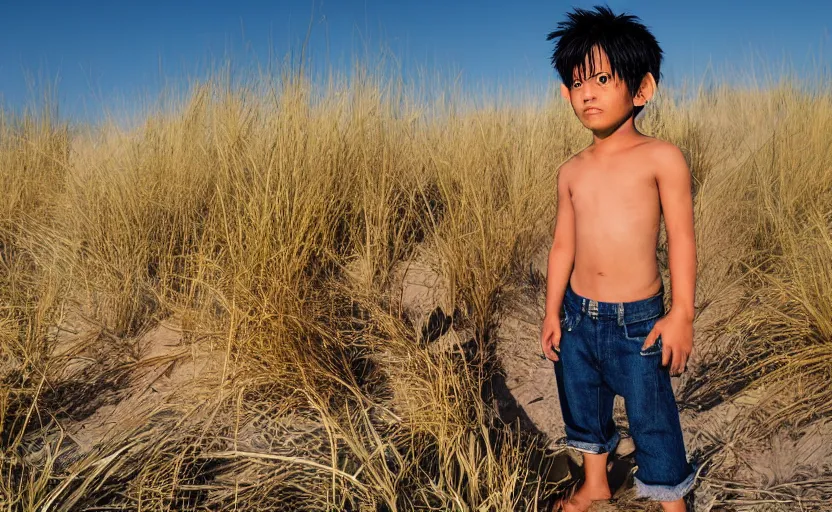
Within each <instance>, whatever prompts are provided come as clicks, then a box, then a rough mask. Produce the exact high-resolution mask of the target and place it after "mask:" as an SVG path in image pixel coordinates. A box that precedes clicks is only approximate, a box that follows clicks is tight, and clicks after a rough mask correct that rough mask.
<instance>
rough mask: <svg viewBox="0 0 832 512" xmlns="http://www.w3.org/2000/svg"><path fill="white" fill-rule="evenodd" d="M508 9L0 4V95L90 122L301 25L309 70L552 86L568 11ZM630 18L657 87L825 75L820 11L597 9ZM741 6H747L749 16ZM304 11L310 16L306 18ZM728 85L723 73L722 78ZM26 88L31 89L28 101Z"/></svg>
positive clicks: (828, 5) (823, 5)
mask: <svg viewBox="0 0 832 512" xmlns="http://www.w3.org/2000/svg"><path fill="white" fill-rule="evenodd" d="M596 3H598V2H596V1H583V0H576V1H572V2H565V1H542V0H528V1H521V0H518V1H514V2H511V1H509V0H501V1H496V0H459V1H451V0H445V1H439V0H421V1H410V0H408V1H405V0H399V1H396V0H340V1H336V0H273V1H263V0H257V1H255V0H251V1H247V0H236V1H230V2H213V1H209V0H205V1H201V2H197V1H192V0H189V1H160V0H146V1H126V0H125V1H109V2H105V1H99V2H93V1H89V0H79V1H75V2H70V1H57V0H55V1H45V0H29V1H20V0H18V1H11V0H0V96H2V100H0V101H2V102H3V103H4V104H5V105H6V106H7V107H10V108H14V109H16V108H20V106H21V105H23V104H25V103H26V102H27V101H28V100H29V99H30V98H31V97H32V96H33V91H34V95H35V96H37V95H39V94H40V92H41V91H42V90H43V88H44V86H45V85H47V84H53V85H54V84H57V87H56V88H55V89H56V91H57V93H56V95H57V97H58V99H59V102H60V105H61V109H62V112H63V113H64V114H65V115H67V116H70V117H76V118H89V117H95V116H96V115H97V113H98V112H99V111H100V108H101V106H102V105H110V104H112V103H113V102H114V100H115V99H116V98H119V99H120V100H121V101H125V100H127V101H128V102H129V101H130V99H131V98H138V97H140V96H143V97H147V96H150V97H153V96H154V95H155V94H157V93H158V91H159V90H160V88H161V87H162V86H163V84H164V83H165V82H168V83H177V82H181V81H183V77H187V76H201V75H204V74H205V73H206V70H207V69H208V64H209V63H210V62H217V61H219V60H221V59H222V58H223V57H224V56H229V57H231V58H232V61H233V62H234V63H235V65H236V66H237V67H238V68H241V69H246V68H248V69H251V68H252V66H253V63H254V62H259V63H260V64H262V65H265V63H266V62H267V61H268V60H269V56H270V55H272V56H277V57H283V56H285V55H286V54H287V52H289V51H290V50H291V49H294V50H295V51H297V49H298V48H299V47H300V43H301V42H302V41H303V38H304V36H305V34H306V32H307V28H308V27H309V26H310V20H311V26H312V31H311V37H310V42H309V52H310V53H311V56H312V61H313V62H314V63H315V64H316V65H318V66H325V65H330V66H332V67H333V68H336V69H340V68H345V67H349V61H350V58H351V56H355V55H358V54H361V53H362V52H363V49H364V48H365V47H368V48H369V49H370V50H372V51H376V50H378V48H380V47H381V45H385V46H386V47H388V48H389V49H390V50H391V51H392V52H393V53H394V54H395V55H396V57H397V59H398V60H399V62H400V63H401V66H402V67H403V69H404V70H405V72H407V71H409V70H412V69H416V66H422V67H423V68H427V69H430V70H435V71H437V72H442V73H446V74H447V73H451V72H452V73H455V74H460V76H461V77H462V79H463V80H464V82H465V83H466V84H467V86H469V87H472V88H476V87H478V86H479V87H484V88H488V89H493V88H495V87H498V86H501V87H502V90H503V91H504V92H509V93H510V92H511V91H514V90H521V89H524V88H527V89H533V90H540V89H541V88H542V87H545V86H546V84H547V83H548V82H549V81H551V80H553V79H554V78H555V77H554V72H553V70H552V69H551V67H550V66H549V62H548V59H549V55H550V52H551V44H550V43H549V42H547V41H546V39H545V37H546V34H547V33H548V32H550V31H551V30H553V29H554V27H555V25H556V24H557V22H558V21H559V20H561V19H562V17H563V13H564V12H565V11H567V10H569V9H570V8H571V7H572V6H581V7H591V6H592V5H594V4H596ZM607 4H608V5H609V6H610V7H612V8H613V10H615V11H622V10H624V11H629V12H631V13H633V14H636V15H638V16H639V17H641V19H642V20H643V21H644V22H645V23H646V24H647V25H648V26H649V27H651V29H652V30H653V32H654V33H655V35H656V37H657V39H658V40H659V42H660V43H661V44H662V46H663V48H664V50H665V58H666V61H665V62H666V63H665V67H664V69H663V72H664V76H665V79H666V81H667V82H668V83H680V82H682V81H684V80H694V81H696V80H699V79H701V77H702V76H703V73H704V72H705V70H706V67H707V65H708V63H711V64H712V65H713V66H715V67H716V68H717V69H720V70H726V69H728V70H730V69H737V70H739V71H740V72H741V73H745V72H747V71H749V70H750V69H751V68H752V64H751V63H752V62H753V63H755V64H756V65H757V66H761V65H762V66H763V67H768V68H769V69H768V71H772V72H777V70H779V66H780V65H781V64H782V63H783V62H790V63H792V64H793V66H794V67H795V70H796V71H797V72H798V73H812V72H816V71H817V70H818V69H827V70H828V68H829V66H830V62H832V40H830V32H831V31H832V22H830V20H832V1H830V0H793V1H791V2H781V1H778V2H774V1H757V2H750V1H748V2H746V1H736V0H722V1H720V0H696V1H680V0H665V1H656V0H631V1H625V0H609V1H608V2H607ZM748 5H754V7H753V8H750V7H748ZM313 9H314V11H313ZM729 73H730V72H729ZM33 86H34V89H33Z"/></svg>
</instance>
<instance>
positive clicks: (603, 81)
mask: <svg viewBox="0 0 832 512" xmlns="http://www.w3.org/2000/svg"><path fill="white" fill-rule="evenodd" d="M609 80H610V77H608V76H607V75H601V76H599V77H598V81H599V82H601V83H602V84H606V83H607V82H609Z"/></svg>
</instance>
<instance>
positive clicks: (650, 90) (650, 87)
mask: <svg viewBox="0 0 832 512" xmlns="http://www.w3.org/2000/svg"><path fill="white" fill-rule="evenodd" d="M656 87H657V85H656V79H655V78H654V77H653V73H650V72H649V71H648V72H647V74H646V75H644V78H642V79H641V85H640V86H639V88H638V92H637V93H636V96H635V98H633V105H635V106H636V107H643V106H644V104H645V103H647V102H648V101H650V100H651V99H653V95H654V94H656Z"/></svg>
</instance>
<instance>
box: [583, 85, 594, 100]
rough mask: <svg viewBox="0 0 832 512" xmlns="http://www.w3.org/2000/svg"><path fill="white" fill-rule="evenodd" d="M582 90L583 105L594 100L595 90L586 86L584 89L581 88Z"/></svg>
mask: <svg viewBox="0 0 832 512" xmlns="http://www.w3.org/2000/svg"><path fill="white" fill-rule="evenodd" d="M582 89H583V97H582V98H583V100H584V103H586V102H587V101H590V100H593V99H595V90H594V89H593V88H592V87H588V86H586V87H582Z"/></svg>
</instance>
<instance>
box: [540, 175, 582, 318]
mask: <svg viewBox="0 0 832 512" xmlns="http://www.w3.org/2000/svg"><path fill="white" fill-rule="evenodd" d="M570 168H571V165H570V162H566V163H565V164H563V165H562V166H561V168H560V170H559V171H558V190H557V194H558V205H557V214H556V217H555V232H554V238H553V240H552V248H551V249H550V250H549V262H548V265H547V271H546V316H550V315H551V316H554V317H557V316H559V314H560V307H561V304H562V302H563V293H564V291H566V284H567V283H568V282H569V276H570V275H571V274H572V266H573V264H574V262H575V211H574V210H573V208H572V198H571V194H570V192H569V183H568V178H569V175H570Z"/></svg>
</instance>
